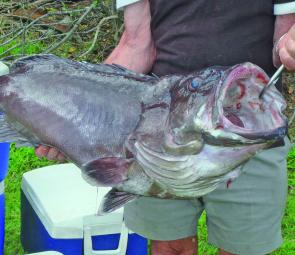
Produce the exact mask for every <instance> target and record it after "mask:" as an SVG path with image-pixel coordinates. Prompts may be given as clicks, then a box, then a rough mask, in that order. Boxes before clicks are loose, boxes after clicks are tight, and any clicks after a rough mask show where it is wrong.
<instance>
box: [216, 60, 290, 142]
mask: <svg viewBox="0 0 295 255" xmlns="http://www.w3.org/2000/svg"><path fill="white" fill-rule="evenodd" d="M268 81H269V77H268V75H267V74H266V73H265V72H264V71H263V70H262V69H261V68H259V67H258V66H256V65H254V64H252V63H244V64H239V65H236V66H234V67H232V68H230V69H228V70H227V71H226V72H225V73H224V75H223V78H222V79H221V81H220V84H219V86H217V88H216V92H215V95H214V96H215V99H214V102H215V104H214V106H213V112H212V121H213V126H214V127H215V129H219V131H221V132H211V134H210V137H211V139H210V140H211V142H212V138H213V137H216V136H215V134H214V133H216V134H218V135H217V137H218V139H220V138H223V140H224V141H226V140H227V141H229V140H230V144H233V143H235V142H236V143H238V144H241V143H261V142H267V141H274V140H280V139H282V138H283V137H285V136H286V134H287V131H288V124H287V123H288V122H287V118H286V117H285V116H284V115H283V113H282V112H283V111H284V109H285V108H286V102H285V100H284V98H283V96H282V95H281V93H280V92H279V91H278V90H277V89H276V88H275V87H274V86H273V87H272V88H270V89H269V90H267V91H266V93H265V97H263V98H261V99H260V98H259V95H260V92H261V91H262V89H263V87H264V86H265V85H266V84H267V83H268ZM217 137H216V138H217ZM219 142H220V141H219Z"/></svg>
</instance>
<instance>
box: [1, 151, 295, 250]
mask: <svg viewBox="0 0 295 255" xmlns="http://www.w3.org/2000/svg"><path fill="white" fill-rule="evenodd" d="M9 164H10V165H9V172H8V176H7V178H6V181H5V184H6V192H5V194H6V228H5V232H6V240H5V251H4V255H17V254H19V255H22V254H23V251H22V248H21V244H20V184H21V177H22V174H23V173H25V172H26V171H29V170H31V169H34V168H38V167H42V166H46V165H50V164H52V162H49V161H47V160H40V159H38V158H37V157H36V156H35V154H34V150H33V149H28V148H19V149H17V148H15V146H12V147H11V154H10V160H9ZM288 167H289V187H290V188H289V196H288V204H287V209H286V212H285V217H284V219H283V235H284V243H283V245H282V246H281V248H280V249H278V250H277V251H275V252H273V253H272V255H293V254H295V223H294V217H295V198H294V194H295V190H294V187H295V172H294V169H295V147H293V149H292V150H291V151H290V153H289V156H288ZM198 229H199V254H200V255H202V254H203V255H213V254H216V249H215V248H214V247H212V246H210V245H208V244H207V229H206V220H205V215H203V216H202V217H201V220H200V221H199V226H198ZM249 255H251V254H249Z"/></svg>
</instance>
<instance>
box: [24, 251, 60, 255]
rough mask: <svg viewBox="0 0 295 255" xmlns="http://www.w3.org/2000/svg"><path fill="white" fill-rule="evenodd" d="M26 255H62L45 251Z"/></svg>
mask: <svg viewBox="0 0 295 255" xmlns="http://www.w3.org/2000/svg"><path fill="white" fill-rule="evenodd" d="M27 255H62V254H61V253H60V252H57V251H45V252H38V253H31V254H27Z"/></svg>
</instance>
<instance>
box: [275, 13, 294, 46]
mask: <svg viewBox="0 0 295 255" xmlns="http://www.w3.org/2000/svg"><path fill="white" fill-rule="evenodd" d="M294 24H295V13H292V14H285V15H279V16H277V17H276V22H275V31H274V43H275V42H277V41H278V40H279V39H280V38H281V37H282V36H283V35H284V34H286V33H287V32H288V31H289V30H290V28H291V27H292V26H293V25H294Z"/></svg>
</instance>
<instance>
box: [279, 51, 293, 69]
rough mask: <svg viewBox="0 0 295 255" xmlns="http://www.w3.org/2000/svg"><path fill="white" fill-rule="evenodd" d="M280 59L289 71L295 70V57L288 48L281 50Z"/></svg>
mask: <svg viewBox="0 0 295 255" xmlns="http://www.w3.org/2000/svg"><path fill="white" fill-rule="evenodd" d="M280 59H281V62H282V64H283V65H284V66H285V67H286V68H287V69H288V70H289V71H295V59H294V58H293V57H292V56H291V55H290V54H289V53H288V52H287V50H286V48H282V49H281V50H280Z"/></svg>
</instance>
